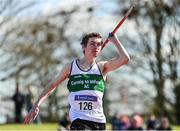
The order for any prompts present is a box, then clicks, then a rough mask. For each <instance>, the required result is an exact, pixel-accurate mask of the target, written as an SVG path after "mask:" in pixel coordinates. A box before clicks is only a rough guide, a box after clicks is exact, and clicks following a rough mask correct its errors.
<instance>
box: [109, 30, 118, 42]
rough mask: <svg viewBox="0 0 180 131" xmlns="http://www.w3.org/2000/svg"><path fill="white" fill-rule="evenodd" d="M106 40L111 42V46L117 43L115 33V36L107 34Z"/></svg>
mask: <svg viewBox="0 0 180 131" xmlns="http://www.w3.org/2000/svg"><path fill="white" fill-rule="evenodd" d="M108 40H109V41H110V42H112V43H113V44H114V43H117V42H118V38H117V35H116V33H115V34H113V33H109V36H108Z"/></svg>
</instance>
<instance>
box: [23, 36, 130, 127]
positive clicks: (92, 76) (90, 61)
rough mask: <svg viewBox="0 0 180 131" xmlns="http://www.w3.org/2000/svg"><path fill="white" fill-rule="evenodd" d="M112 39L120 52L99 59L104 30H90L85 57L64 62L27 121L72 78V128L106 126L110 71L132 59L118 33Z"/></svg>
mask: <svg viewBox="0 0 180 131" xmlns="http://www.w3.org/2000/svg"><path fill="white" fill-rule="evenodd" d="M108 40H109V41H110V42H111V43H112V44H113V45H114V46H115V47H116V49H117V53H118V56H117V57H116V58H113V59H110V60H108V61H99V62H97V61H96V58H97V56H98V54H99V53H100V52H101V47H102V44H103V40H102V37H101V35H100V34H98V33H90V34H87V35H85V36H84V37H83V39H82V42H81V45H82V50H83V53H84V57H83V58H82V59H76V60H73V62H72V63H69V64H67V65H65V66H64V68H63V69H62V71H61V73H60V75H59V77H58V78H57V79H56V80H55V81H54V82H53V83H52V84H50V86H49V88H47V89H46V90H44V91H43V93H42V94H41V96H40V97H39V99H38V100H37V102H36V103H35V104H34V106H33V108H32V110H31V111H30V112H29V114H28V115H27V116H26V118H25V120H24V123H25V124H28V123H30V121H31V120H34V119H35V117H36V116H37V114H38V112H39V106H40V104H41V103H42V102H43V101H44V100H45V99H46V98H47V97H48V96H49V95H50V94H51V93H52V92H53V91H54V90H55V89H56V87H57V86H58V85H59V84H60V83H61V82H62V81H64V80H65V79H67V78H69V81H68V84H67V87H68V89H69V92H70V94H69V97H68V100H69V104H70V111H69V115H70V119H71V122H72V123H71V126H70V128H71V129H72V130H85V129H92V130H104V129H105V123H106V119H105V116H104V113H103V106H102V98H103V92H104V89H105V80H106V76H107V73H108V72H110V71H113V70H115V69H117V68H119V67H120V66H122V65H124V64H126V63H128V61H129V55H128V53H127V52H126V50H125V49H124V47H123V46H122V44H121V43H120V41H119V40H118V38H117V36H116V35H112V34H111V35H109V37H108Z"/></svg>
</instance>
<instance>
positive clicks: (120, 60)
mask: <svg viewBox="0 0 180 131" xmlns="http://www.w3.org/2000/svg"><path fill="white" fill-rule="evenodd" d="M108 40H109V41H110V42H111V43H112V44H113V45H114V46H115V47H116V49H117V53H118V55H117V57H115V58H112V59H110V60H108V61H102V62H101V63H100V64H102V65H103V68H102V73H103V74H104V75H105V74H107V73H108V72H110V71H113V70H115V69H117V68H119V67H120V66H122V65H124V64H127V63H128V62H129V60H130V57H129V55H128V53H127V51H126V49H125V48H124V46H123V45H122V44H121V42H120V41H119V40H118V38H117V36H116V34H115V35H113V36H111V37H109V38H108Z"/></svg>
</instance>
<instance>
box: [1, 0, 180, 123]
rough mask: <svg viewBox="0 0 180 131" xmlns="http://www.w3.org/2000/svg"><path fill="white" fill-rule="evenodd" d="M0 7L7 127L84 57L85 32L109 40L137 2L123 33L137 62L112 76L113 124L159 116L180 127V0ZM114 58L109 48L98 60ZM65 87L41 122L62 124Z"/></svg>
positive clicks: (107, 105)
mask: <svg viewBox="0 0 180 131" xmlns="http://www.w3.org/2000/svg"><path fill="white" fill-rule="evenodd" d="M0 3H1V4H0V123H1V124H4V123H13V122H17V123H21V122H22V119H23V117H24V116H25V115H26V114H27V112H28V110H29V108H31V105H32V103H33V102H34V101H35V100H37V98H38V96H39V95H40V93H41V92H42V90H43V89H44V88H46V87H47V85H48V83H49V82H50V81H52V80H53V79H54V78H55V77H56V76H57V75H58V74H59V73H60V70H61V68H62V66H63V65H64V64H66V63H67V62H70V61H71V60H72V59H74V58H76V57H80V58H81V57H82V56H83V53H82V51H81V46H80V41H81V38H82V36H83V34H85V33H88V32H99V33H100V34H102V36H103V38H104V39H105V38H106V37H107V36H108V33H109V32H110V31H112V29H113V28H114V27H115V26H116V24H117V23H118V21H119V20H120V19H121V18H122V17H123V15H124V14H125V12H126V11H127V10H128V9H129V8H130V6H131V5H133V4H135V5H136V6H135V9H134V10H133V11H132V13H131V15H130V16H129V17H128V19H127V20H126V21H125V22H124V23H123V25H122V26H121V27H120V29H119V30H118V31H117V36H118V38H119V39H120V41H121V42H122V44H123V45H124V46H125V48H126V49H127V51H128V53H129V54H130V56H131V61H130V62H129V63H128V65H125V66H123V67H121V68H120V69H118V70H116V71H114V72H112V73H110V74H109V75H108V78H107V87H106V91H105V94H104V111H105V114H106V117H107V121H108V123H110V122H111V120H112V117H113V116H114V115H118V116H122V115H127V116H131V115H133V114H137V113H138V114H140V115H141V116H142V117H143V119H144V120H145V119H146V118H148V116H149V115H151V114H153V115H155V116H156V117H157V118H160V117H164V116H165V117H167V118H168V119H169V121H170V122H171V123H172V124H174V125H179V124H180V59H179V58H180V1H179V0H141V1H139V0H128V1H127V0H113V1H112V0H26V1H24V0H0ZM114 55H115V54H114V48H112V46H111V45H110V44H109V45H107V46H106V48H105V49H104V50H103V51H102V53H101V55H100V56H99V58H98V59H103V60H106V59H109V58H112V57H113V56H114ZM66 82H67V81H66ZM66 82H64V83H63V84H61V85H59V87H58V88H57V89H56V90H55V91H54V93H53V94H51V95H50V96H49V97H48V99H47V100H46V101H45V102H44V103H43V104H42V105H41V111H40V115H39V117H40V118H39V119H40V120H39V122H47V121H48V122H57V121H59V119H60V118H62V117H63V116H64V114H65V113H66V112H68V109H69V105H68V102H67V95H68V90H67V88H66ZM15 93H16V95H15ZM17 94H18V95H17ZM17 96H18V97H17ZM18 104H19V105H18ZM18 116H20V117H18Z"/></svg>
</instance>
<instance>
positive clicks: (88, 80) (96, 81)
mask: <svg viewBox="0 0 180 131" xmlns="http://www.w3.org/2000/svg"><path fill="white" fill-rule="evenodd" d="M67 88H68V89H69V92H76V91H82V90H97V91H101V92H104V89H105V82H104V80H103V77H102V76H101V75H98V74H77V75H72V76H70V77H69V81H68V84H67Z"/></svg>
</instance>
